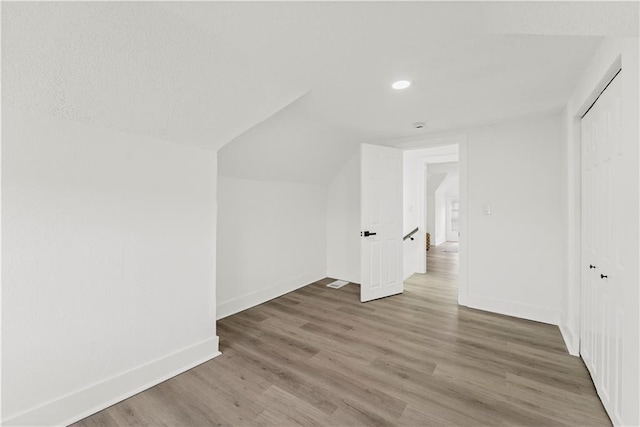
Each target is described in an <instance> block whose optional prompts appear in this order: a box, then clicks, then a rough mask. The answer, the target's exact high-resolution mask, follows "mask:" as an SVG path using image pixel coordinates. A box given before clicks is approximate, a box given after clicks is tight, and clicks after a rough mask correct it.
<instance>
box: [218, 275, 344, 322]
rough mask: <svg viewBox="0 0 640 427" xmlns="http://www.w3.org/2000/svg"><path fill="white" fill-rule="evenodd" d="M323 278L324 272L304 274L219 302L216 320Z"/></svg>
mask: <svg viewBox="0 0 640 427" xmlns="http://www.w3.org/2000/svg"><path fill="white" fill-rule="evenodd" d="M325 277H327V274H326V272H325V271H323V272H319V273H316V274H305V275H303V276H298V277H294V278H293V279H289V280H286V281H284V282H280V283H278V284H275V285H271V286H268V287H266V288H263V289H259V290H257V291H254V292H251V293H249V294H246V295H241V296H239V297H236V298H233V299H230V300H227V301H224V302H221V303H219V304H218V305H217V307H216V315H217V319H218V320H220V319H223V318H225V317H227V316H231V315H232V314H236V313H239V312H241V311H243V310H246V309H248V308H251V307H255V306H256V305H259V304H262V303H264V302H267V301H269V300H272V299H274V298H278V297H279V296H282V295H284V294H287V293H289V292H292V291H295V290H296V289H300V288H301V287H303V286H307V285H308V284H310V283H313V282H316V281H318V280H320V279H324V278H325ZM330 277H333V276H330Z"/></svg>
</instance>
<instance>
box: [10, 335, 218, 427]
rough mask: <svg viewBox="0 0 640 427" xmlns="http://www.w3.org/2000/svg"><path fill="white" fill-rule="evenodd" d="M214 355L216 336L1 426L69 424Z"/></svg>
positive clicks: (216, 352)
mask: <svg viewBox="0 0 640 427" xmlns="http://www.w3.org/2000/svg"><path fill="white" fill-rule="evenodd" d="M218 355H220V352H219V351H218V337H215V338H212V339H209V340H206V341H203V342H200V343H198V344H195V345H193V346H191V347H187V348H185V349H182V350H179V351H177V352H175V353H172V354H170V355H168V356H165V357H162V358H160V359H156V360H154V361H152V362H149V363H146V364H144V365H142V366H139V367H137V368H135V369H132V370H130V371H127V372H124V373H122V374H118V375H116V376H113V377H111V378H108V379H106V380H104V381H101V382H99V383H97V384H93V385H90V386H88V387H86V388H84V389H81V390H78V391H75V392H73V393H70V394H67V395H65V396H61V397H59V398H57V399H55V400H53V401H51V402H47V403H45V404H43V405H40V406H37V407H35V408H32V409H29V410H27V411H24V412H22V413H20V414H17V415H13V416H11V417H10V418H7V419H5V420H3V421H2V425H3V426H45V425H47V426H50V425H69V424H72V423H74V422H76V421H79V420H81V419H83V418H85V417H88V416H89V415H91V414H95V413H96V412H98V411H101V410H103V409H105V408H107V407H109V406H111V405H113V404H115V403H118V402H120V401H122V400H124V399H127V398H129V397H131V396H133V395H135V394H137V393H140V392H141V391H144V390H146V389H148V388H151V387H153V386H154V385H157V384H160V383H161V382H163V381H166V380H168V379H169V378H172V377H174V376H176V375H178V374H181V373H183V372H185V371H188V370H189V369H191V368H194V367H196V366H198V365H200V364H202V363H204V362H206V361H208V360H211V359H213V358H214V357H216V356H218Z"/></svg>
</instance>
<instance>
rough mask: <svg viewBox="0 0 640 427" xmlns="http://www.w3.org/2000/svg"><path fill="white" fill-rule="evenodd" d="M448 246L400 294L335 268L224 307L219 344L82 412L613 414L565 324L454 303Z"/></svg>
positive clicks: (400, 418)
mask: <svg viewBox="0 0 640 427" xmlns="http://www.w3.org/2000/svg"><path fill="white" fill-rule="evenodd" d="M448 247H450V245H441V246H440V247H438V248H436V247H432V249H431V250H429V251H428V256H429V259H428V261H429V262H431V264H430V265H433V268H432V269H431V270H430V272H429V273H428V274H424V275H420V274H416V275H413V276H412V277H411V278H409V279H408V280H407V281H406V283H405V292H404V294H402V295H398V296H393V297H389V298H384V299H380V300H376V301H372V302H369V303H366V304H362V303H360V302H359V300H358V297H359V288H358V286H357V285H355V284H349V285H347V286H345V287H343V288H341V289H337V290H335V289H330V288H327V287H326V286H325V285H326V284H327V283H329V282H330V281H331V280H330V279H325V280H321V281H318V282H316V283H313V284H310V285H308V286H306V287H304V288H302V289H299V290H297V291H295V292H291V293H289V294H287V295H284V296H282V297H280V298H277V299H274V300H272V301H269V302H267V303H265V304H262V305H260V306H257V307H254V308H252V309H249V310H246V311H244V312H241V313H239V314H236V315H234V316H230V317H228V318H225V319H223V320H221V321H219V322H218V328H219V334H220V337H221V340H222V341H221V350H222V352H223V354H222V356H220V357H218V358H217V359H215V360H212V361H209V362H207V363H204V364H202V365H200V366H198V367H196V368H194V369H192V370H190V371H188V372H186V373H184V374H182V375H179V376H177V377H175V378H172V379H170V380H168V381H166V382H164V383H162V384H160V385H158V386H156V387H153V388H151V389H149V390H147V391H145V392H142V393H140V394H138V395H136V396H134V397H132V398H130V399H127V400H125V401H123V402H121V403H119V404H117V405H114V406H112V407H110V408H108V409H106V410H104V411H102V412H99V413H98V414H96V415H94V416H91V417H89V418H86V419H84V420H82V421H81V422H79V423H78V424H77V426H87V427H88V426H107V425H183V426H186V425H188V426H203V425H271V426H287V425H305V426H306V425H332V426H335V425H341V426H347V425H350V426H354V425H368V426H373V425H404V426H417V425H443V424H448V425H451V424H455V425H498V424H504V425H536V426H541V425H589V426H597V425H603V426H604V425H610V422H609V419H608V418H607V415H606V414H605V412H604V410H603V408H602V405H601V404H600V401H599V400H598V398H597V397H596V394H595V390H594V388H593V385H592V383H591V380H590V378H589V375H588V373H587V370H586V369H585V367H584V365H583V364H582V361H581V360H580V359H578V358H575V357H572V356H570V355H569V354H568V353H567V352H566V350H565V348H564V344H563V342H562V339H561V337H560V333H559V331H558V328H557V327H556V326H551V325H545V324H541V323H536V322H531V321H526V320H520V319H516V318H512V317H506V316H501V315H497V314H491V313H487V312H482V311H478V310H472V309H467V308H462V307H459V306H458V305H457V303H456V298H457V283H456V274H457V268H456V265H457V264H456V261H457V253H452V252H445V250H446V249H447V248H448Z"/></svg>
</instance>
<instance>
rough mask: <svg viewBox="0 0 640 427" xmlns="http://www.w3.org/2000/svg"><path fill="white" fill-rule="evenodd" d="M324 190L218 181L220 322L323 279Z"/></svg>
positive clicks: (291, 184) (286, 184) (236, 180)
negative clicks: (231, 315) (226, 317)
mask: <svg viewBox="0 0 640 427" xmlns="http://www.w3.org/2000/svg"><path fill="white" fill-rule="evenodd" d="M326 203H327V190H326V188H325V187H323V186H319V185H314V184H302V183H290V182H277V181H257V180H247V179H240V178H231V177H224V176H220V177H219V178H218V251H217V256H218V258H217V265H218V276H217V295H218V318H222V317H225V316H228V315H230V314H233V313H237V312H239V311H242V310H245V309H247V308H249V307H253V306H255V305H257V304H261V303H263V302H265V301H268V300H270V299H273V298H276V297H278V296H280V295H283V294H285V293H287V292H291V291H293V290H295V289H297V288H299V287H301V286H304V285H307V284H309V283H311V282H314V281H316V280H319V279H322V278H324V277H326V271H327V266H326V244H327V243H326Z"/></svg>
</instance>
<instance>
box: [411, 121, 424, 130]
mask: <svg viewBox="0 0 640 427" xmlns="http://www.w3.org/2000/svg"><path fill="white" fill-rule="evenodd" d="M426 126H427V124H426V123H425V122H415V123H414V124H413V127H414V128H416V129H422V128H424V127H426Z"/></svg>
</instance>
